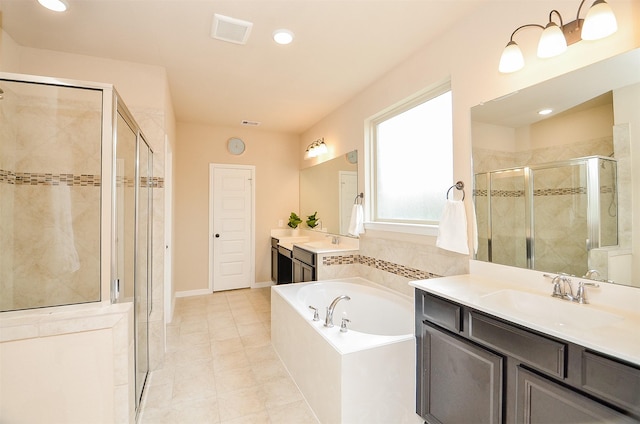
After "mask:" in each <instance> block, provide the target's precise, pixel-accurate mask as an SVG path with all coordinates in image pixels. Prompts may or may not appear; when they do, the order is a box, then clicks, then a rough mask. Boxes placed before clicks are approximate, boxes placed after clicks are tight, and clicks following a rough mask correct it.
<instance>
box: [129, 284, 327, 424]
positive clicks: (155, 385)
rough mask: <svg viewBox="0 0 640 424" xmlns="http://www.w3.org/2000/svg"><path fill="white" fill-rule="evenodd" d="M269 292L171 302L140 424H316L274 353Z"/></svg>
mask: <svg viewBox="0 0 640 424" xmlns="http://www.w3.org/2000/svg"><path fill="white" fill-rule="evenodd" d="M270 296H271V290H270V289H269V288H263V289H243V290H234V291H229V292H218V293H214V294H210V295H204V296H194V297H188V298H179V299H176V310H175V313H174V319H173V322H172V323H171V324H170V325H169V326H168V327H167V353H166V356H165V365H164V368H163V369H161V370H158V371H154V372H152V373H151V374H150V377H149V381H148V383H147V388H146V393H145V397H144V400H143V406H142V411H141V414H140V419H139V422H140V423H141V424H155V423H159V424H160V423H190V424H200V423H220V424H240V423H252V424H262V423H272V424H288V423H291V424H306V423H309V424H317V421H316V419H315V417H314V415H313V413H312V412H311V410H310V409H309V407H308V405H307V403H306V402H305V400H304V398H303V397H302V395H301V394H300V391H299V390H298V388H297V386H296V385H295V384H294V383H293V381H292V380H291V378H290V377H289V374H288V373H287V371H286V370H285V368H284V366H283V365H282V362H280V359H279V358H278V356H277V355H276V353H275V351H274V350H273V346H272V345H271V336H270V331H271V298H270Z"/></svg>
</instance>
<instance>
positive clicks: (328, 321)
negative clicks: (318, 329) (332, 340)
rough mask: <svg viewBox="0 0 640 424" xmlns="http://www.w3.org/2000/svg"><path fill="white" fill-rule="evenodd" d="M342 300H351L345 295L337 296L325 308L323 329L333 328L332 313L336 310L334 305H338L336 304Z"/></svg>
mask: <svg viewBox="0 0 640 424" xmlns="http://www.w3.org/2000/svg"><path fill="white" fill-rule="evenodd" d="M342 299H346V300H351V298H350V297H349V296H347V295H342V296H338V297H336V298H335V299H333V302H331V305H329V306H328V307H327V315H326V316H325V318H324V326H325V327H333V311H334V309H336V305H337V304H338V302H340V301H341V300H342Z"/></svg>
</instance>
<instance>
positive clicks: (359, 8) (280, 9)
mask: <svg viewBox="0 0 640 424" xmlns="http://www.w3.org/2000/svg"><path fill="white" fill-rule="evenodd" d="M67 1H68V3H69V4H70V8H69V10H68V11H67V12H65V13H56V12H51V11H49V10H46V9H44V8H42V7H41V6H40V5H39V4H38V2H37V1H36V0H0V10H1V11H2V16H1V17H2V26H3V28H4V30H5V31H6V32H7V33H8V34H9V35H10V36H11V37H12V38H13V39H14V40H15V41H16V42H17V43H18V44H19V45H21V46H25V47H33V48H38V49H48V50H55V51H61V52H67V53H75V54H81V55H90V56H97V57H103V58H110V59H115V60H121V61H130V62H137V63H143V64H149V65H158V66H162V67H164V68H166V72H167V76H168V79H169V86H170V90H171V97H172V101H173V106H174V109H175V113H176V118H177V120H178V121H179V122H191V123H201V124H209V125H221V126H238V125H240V123H241V121H242V120H249V121H257V122H260V123H261V125H260V127H259V128H261V129H264V130H270V131H281V132H287V133H294V134H299V133H301V132H303V131H305V130H307V129H308V128H309V127H311V126H312V125H313V124H315V123H316V122H318V121H319V120H321V119H322V118H323V117H325V116H326V115H327V114H329V113H330V112H332V111H333V110H334V109H336V108H337V107H338V106H340V105H341V104H343V103H345V102H346V101H347V100H349V99H350V98H352V97H353V96H355V95H356V94H357V93H359V92H360V91H362V90H363V89H365V88H366V87H367V86H368V85H370V84H371V83H372V82H374V81H375V80H377V79H379V78H380V77H382V76H383V75H384V74H385V73H387V72H388V71H389V70H391V69H392V68H394V67H395V66H396V65H398V64H399V63H400V62H402V61H403V60H405V59H407V58H408V57H409V56H410V55H411V54H412V53H414V52H416V51H417V50H419V49H420V47H422V46H424V45H426V44H428V43H429V41H430V40H432V39H434V38H435V37H437V36H438V35H439V34H440V33H442V32H443V31H445V30H446V29H447V28H448V27H450V26H451V25H453V23H454V22H455V21H457V20H459V19H461V18H462V17H463V16H465V15H467V14H469V13H471V12H472V11H473V10H474V9H475V8H477V7H478V6H479V5H480V3H481V0H283V1H272V0H253V1H250V0H233V1H214V0H165V1H158V0H67ZM214 13H217V14H222V15H225V16H229V17H233V18H236V19H241V20H245V21H250V22H253V29H252V31H251V35H250V37H249V39H248V42H247V44H246V45H239V44H232V43H228V42H223V41H219V40H215V39H213V38H211V37H210V35H209V34H210V31H211V24H212V20H213V15H214ZM279 28H287V29H289V30H291V31H293V32H294V34H295V40H294V42H293V43H292V44H290V45H288V46H281V45H277V44H275V43H274V42H273V40H272V39H271V34H272V33H273V31H274V30H276V29H279ZM102 82H107V83H108V82H110V81H102Z"/></svg>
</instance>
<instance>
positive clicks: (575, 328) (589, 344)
mask: <svg viewBox="0 0 640 424" xmlns="http://www.w3.org/2000/svg"><path fill="white" fill-rule="evenodd" d="M540 278H541V279H542V280H544V278H542V277H540ZM578 280H579V279H578ZM514 281H515V280H514ZM409 284H410V285H411V286H413V287H416V288H419V289H421V290H424V291H426V292H428V293H431V294H435V295H437V296H440V297H443V298H445V299H449V300H451V301H453V302H457V303H459V304H462V305H465V306H468V307H471V308H474V309H476V310H478V311H481V312H485V313H487V314H490V315H493V316H496V317H498V318H502V319H504V320H507V321H511V322H513V323H515V324H519V325H522V326H524V327H528V328H530V329H532V330H536V331H539V332H542V333H546V334H548V335H550V336H553V337H557V338H560V339H563V340H566V341H569V342H573V343H576V344H578V345H581V346H584V347H586V348H589V349H592V350H594V351H597V352H601V353H604V354H607V355H611V356H613V357H616V358H619V359H622V360H624V361H628V362H631V363H633V364H636V365H640V304H638V303H637V302H636V300H637V296H638V294H637V290H639V289H637V288H629V287H620V286H615V285H610V284H607V283H602V284H600V287H599V288H594V287H588V288H587V292H588V294H589V295H590V294H591V293H594V296H593V299H594V300H590V302H591V303H589V304H586V305H580V304H576V303H573V302H569V301H567V300H562V299H557V298H553V297H551V292H552V285H551V284H550V283H549V282H545V281H540V282H539V283H536V284H529V283H527V284H523V283H522V282H509V281H505V280H498V279H493V278H489V277H486V276H480V275H472V274H466V275H458V276H453V277H443V278H432V279H427V280H419V281H411V282H410V283H409ZM609 286H610V287H609ZM576 288H577V283H576V282H574V292H575V290H576ZM500 291H503V293H500V294H498V295H497V296H496V295H495V293H497V292H500ZM504 291H506V292H504ZM511 291H517V292H511ZM601 291H602V292H607V291H608V293H606V294H605V295H602V294H599V295H595V293H596V292H601ZM505 293H507V294H509V293H516V295H517V294H522V295H521V296H520V297H521V298H522V299H526V302H528V303H527V304H526V308H521V307H514V305H513V304H511V305H506V304H504V299H507V297H501V295H503V294H505ZM629 297H632V298H633V301H632V302H631V308H629V307H628V306H629V302H628V300H629ZM616 298H618V299H620V300H621V301H620V305H622V306H620V305H617V302H616V300H615V299H616ZM625 298H626V299H625ZM537 301H538V303H539V308H538V305H535V303H536V302H537ZM501 302H503V303H501ZM550 302H554V303H550ZM555 302H559V303H557V304H556V303H555ZM550 306H551V307H552V308H549V307H550ZM550 309H553V310H554V311H551V310H550ZM565 311H566V314H565ZM554 313H555V316H556V317H558V316H560V317H562V318H561V319H560V320H558V319H556V318H554ZM580 317H583V318H584V319H582V320H581V319H580ZM592 318H595V320H593V323H592V324H591V323H590V322H589V321H591V320H592ZM610 318H613V319H610ZM559 321H560V322H559Z"/></svg>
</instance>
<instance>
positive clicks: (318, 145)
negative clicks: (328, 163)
mask: <svg viewBox="0 0 640 424" xmlns="http://www.w3.org/2000/svg"><path fill="white" fill-rule="evenodd" d="M328 151H329V150H328V149H327V145H326V144H325V142H324V137H322V138H319V139H317V140H316V141H314V142H313V143H311V144H309V145H308V146H307V151H306V152H305V153H304V158H305V159H311V158H315V157H317V156H320V155H324V154H325V153H327V152H328Z"/></svg>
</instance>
